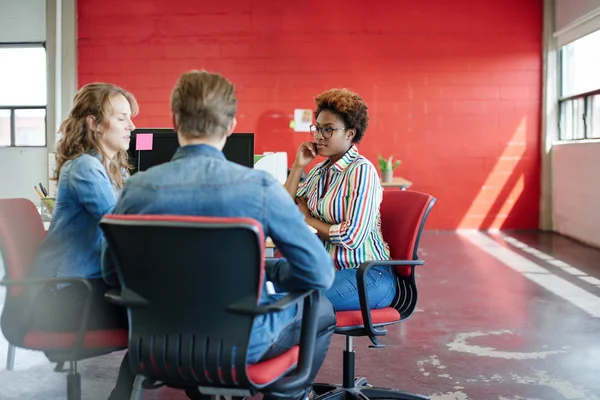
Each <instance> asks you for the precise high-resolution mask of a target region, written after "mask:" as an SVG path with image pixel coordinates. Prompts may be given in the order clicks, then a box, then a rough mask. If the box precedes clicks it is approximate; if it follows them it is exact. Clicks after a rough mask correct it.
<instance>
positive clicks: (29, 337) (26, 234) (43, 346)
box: [0, 199, 128, 400]
mask: <svg viewBox="0 0 600 400" xmlns="http://www.w3.org/2000/svg"><path fill="white" fill-rule="evenodd" d="M45 237H46V231H45V230H44V225H43V222H42V219H41V217H40V214H39V213H38V212H37V210H36V208H35V206H34V205H33V203H32V202H31V201H30V200H27V199H0V253H2V256H3V259H4V266H5V268H6V275H5V277H4V279H3V280H2V281H0V284H1V285H4V286H7V291H6V301H5V304H4V311H3V312H2V319H1V321H0V326H1V327H2V332H3V333H4V336H6V339H7V340H8V342H9V343H10V344H11V345H12V346H16V347H22V348H25V349H30V350H39V351H43V352H44V353H45V354H46V356H47V357H48V359H49V360H50V361H51V362H56V363H57V364H58V365H57V368H56V369H55V370H57V371H60V370H62V365H63V363H65V362H69V369H68V372H69V373H68V375H67V398H68V399H69V400H79V399H80V398H81V378H80V376H79V374H78V373H77V361H79V360H82V359H84V358H89V357H95V356H98V355H102V354H107V353H111V352H113V351H116V350H121V349H124V348H126V347H127V336H128V332H127V330H95V331H86V328H85V327H86V324H87V318H88V309H89V303H86V305H85V309H84V312H83V315H82V318H81V325H80V328H79V330H78V331H77V332H60V333H55V332H43V331H39V330H36V329H31V328H30V327H29V315H28V312H27V310H28V308H29V300H28V296H27V293H26V290H24V289H25V287H26V286H32V285H43V284H46V283H71V284H83V285H85V287H86V288H88V290H90V291H91V290H92V286H91V285H90V283H89V282H88V281H87V280H85V279H81V278H48V279H31V278H29V277H30V273H31V270H32V268H33V265H34V262H35V257H36V253H37V249H38V247H39V246H40V244H41V243H42V242H43V241H44V238H45ZM12 356H14V352H13V354H12Z"/></svg>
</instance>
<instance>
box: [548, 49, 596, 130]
mask: <svg viewBox="0 0 600 400" xmlns="http://www.w3.org/2000/svg"><path fill="white" fill-rule="evenodd" d="M558 71H559V73H558V85H559V86H558V87H559V88H560V93H561V97H559V99H558V140H560V141H577V140H600V136H595V137H591V134H592V130H593V129H594V126H592V125H593V124H592V120H593V119H594V118H596V119H597V118H598V116H596V115H595V114H594V115H593V114H592V113H593V110H592V99H593V98H594V97H595V96H600V88H598V89H594V90H590V91H588V92H584V93H578V94H574V95H571V96H565V97H562V91H563V77H564V48H561V49H560V50H559V52H558ZM582 100H583V105H582V107H580V108H581V112H580V113H577V115H575V109H576V108H577V104H576V103H577V102H580V101H582ZM567 108H571V110H570V111H571V114H572V115H571V120H570V121H566V118H567V116H568V114H569V112H568V111H567ZM579 124H582V125H583V135H582V137H572V136H574V135H576V134H577V132H576V131H577V129H571V130H567V129H566V127H567V126H570V127H574V126H578V125H579ZM568 136H571V137H568Z"/></svg>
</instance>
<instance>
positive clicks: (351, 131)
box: [347, 128, 356, 140]
mask: <svg viewBox="0 0 600 400" xmlns="http://www.w3.org/2000/svg"><path fill="white" fill-rule="evenodd" d="M354 136H356V129H354V128H352V129H348V133H347V137H348V140H352V139H354Z"/></svg>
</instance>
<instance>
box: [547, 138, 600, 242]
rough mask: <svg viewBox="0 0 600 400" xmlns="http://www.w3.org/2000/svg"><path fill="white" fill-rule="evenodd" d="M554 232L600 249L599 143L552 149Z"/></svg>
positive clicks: (583, 143) (569, 144)
mask: <svg viewBox="0 0 600 400" xmlns="http://www.w3.org/2000/svg"><path fill="white" fill-rule="evenodd" d="M552 169H553V173H554V177H553V183H552V198H553V209H554V212H553V214H554V215H553V218H554V229H555V230H556V231H557V232H559V233H562V234H563V235H566V236H570V237H572V238H574V239H577V240H580V241H582V242H584V243H587V244H590V245H593V246H597V247H600V142H576V143H574V142H571V143H561V144H557V145H555V146H554V147H553V149H552Z"/></svg>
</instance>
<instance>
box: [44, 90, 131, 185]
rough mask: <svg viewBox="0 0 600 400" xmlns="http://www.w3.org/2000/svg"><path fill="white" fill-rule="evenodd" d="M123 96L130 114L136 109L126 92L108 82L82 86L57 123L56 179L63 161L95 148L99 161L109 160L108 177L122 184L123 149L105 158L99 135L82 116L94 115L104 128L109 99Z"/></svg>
mask: <svg viewBox="0 0 600 400" xmlns="http://www.w3.org/2000/svg"><path fill="white" fill-rule="evenodd" d="M117 95H123V96H124V97H125V98H126V99H127V101H128V102H129V105H130V106H131V111H132V115H136V114H137V112H138V104H137V101H136V100H135V97H133V95H132V94H131V93H129V92H128V91H126V90H124V89H122V88H120V87H118V86H115V85H113V84H110V83H90V84H87V85H85V86H84V87H82V88H81V89H80V90H79V91H78V92H77V94H76V95H75V98H74V100H73V107H72V108H71V112H70V113H69V116H68V117H67V118H66V119H65V120H64V121H63V122H62V124H61V125H60V130H59V132H60V133H61V134H62V137H61V139H60V140H59V142H58V144H57V145H56V171H55V173H54V179H55V180H57V181H58V179H59V176H60V170H61V168H62V167H63V166H64V164H65V163H66V162H67V161H69V160H73V159H75V158H77V157H79V156H81V155H82V154H86V153H89V152H90V151H92V150H93V151H96V152H97V153H98V154H100V157H102V161H103V162H105V161H109V166H108V168H107V172H108V176H109V177H110V179H111V180H112V182H113V183H114V184H116V185H117V186H118V187H120V188H121V187H123V176H122V172H121V171H122V170H123V169H129V163H128V160H127V152H126V151H119V152H118V153H117V154H116V155H115V156H114V158H113V159H111V160H109V159H108V157H107V156H106V153H105V152H104V151H103V150H102V146H101V145H100V139H101V137H102V136H101V134H100V133H99V132H96V131H94V130H92V129H90V128H89V127H88V124H87V121H86V118H87V117H88V116H92V117H94V119H95V121H96V124H98V126H103V127H105V128H107V127H108V120H107V112H108V113H110V112H112V107H111V105H110V99H111V98H112V97H114V96H117Z"/></svg>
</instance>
